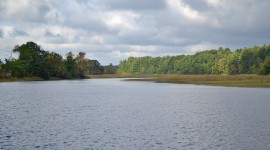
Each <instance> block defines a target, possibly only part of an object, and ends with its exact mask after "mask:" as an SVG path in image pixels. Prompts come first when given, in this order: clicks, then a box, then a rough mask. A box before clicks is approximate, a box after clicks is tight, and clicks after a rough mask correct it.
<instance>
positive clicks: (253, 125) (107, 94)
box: [0, 79, 270, 150]
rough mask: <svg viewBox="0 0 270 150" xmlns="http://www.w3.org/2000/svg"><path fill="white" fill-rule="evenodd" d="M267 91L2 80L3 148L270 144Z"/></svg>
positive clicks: (0, 116) (99, 81)
mask: <svg viewBox="0 0 270 150" xmlns="http://www.w3.org/2000/svg"><path fill="white" fill-rule="evenodd" d="M269 97H270V90H269V89H256V88H228V87H210V86H196V85H177V84H164V83H163V84H159V83H151V82H129V81H123V80H122V79H91V80H76V81H46V82H13V83H0V149H205V150H207V149H215V150H216V149H245V150H248V149H250V150H253V149H270V144H269V141H270V117H269V114H270V99H269Z"/></svg>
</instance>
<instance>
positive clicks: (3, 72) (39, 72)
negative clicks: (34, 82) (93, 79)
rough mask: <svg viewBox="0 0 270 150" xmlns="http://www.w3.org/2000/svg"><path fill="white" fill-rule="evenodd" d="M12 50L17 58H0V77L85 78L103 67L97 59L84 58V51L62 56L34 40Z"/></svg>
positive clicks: (99, 72)
mask: <svg viewBox="0 0 270 150" xmlns="http://www.w3.org/2000/svg"><path fill="white" fill-rule="evenodd" d="M12 52H15V53H18V54H19V57H18V59H14V58H10V59H5V63H3V62H2V61H1V60H0V77H1V78H5V77H19V78H22V77H40V78H43V79H51V78H59V79H73V78H85V75H86V74H101V73H103V72H104V68H103V67H102V66H101V65H100V63H99V62H98V61H97V60H90V59H87V58H85V52H79V54H78V55H76V56H75V55H74V54H73V53H72V52H69V53H67V54H66V58H63V57H62V56H61V55H60V54H58V53H55V52H49V51H45V50H43V49H42V48H41V46H39V45H37V44H36V43H34V42H27V43H26V44H22V45H20V46H19V45H17V46H15V48H14V49H13V50H12Z"/></svg>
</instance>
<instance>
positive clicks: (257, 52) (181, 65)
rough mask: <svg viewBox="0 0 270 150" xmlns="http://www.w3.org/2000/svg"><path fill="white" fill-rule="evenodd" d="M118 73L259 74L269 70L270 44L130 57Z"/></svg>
mask: <svg viewBox="0 0 270 150" xmlns="http://www.w3.org/2000/svg"><path fill="white" fill-rule="evenodd" d="M118 73H120V74H184V75H187V74H192V75H196V74H228V75H235V74H260V75H268V74H269V73H270V45H264V46H254V47H250V48H241V49H236V50H235V51H234V52H232V51H231V50H230V49H229V48H222V47H220V48H219V49H213V50H205V51H201V52H197V53H196V54H194V55H178V56H164V57H150V56H146V57H129V58H128V59H125V60H122V61H120V64H119V68H118Z"/></svg>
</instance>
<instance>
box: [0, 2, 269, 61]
mask: <svg viewBox="0 0 270 150" xmlns="http://www.w3.org/2000/svg"><path fill="white" fill-rule="evenodd" d="M269 7H270V1H269V0H259V1H256V0H225V1H222V0H202V1H197V0H147V1H145V0H136V1H135V0H131V1H126V0H59V1H55V0H39V1H30V0H1V1H0V26H1V27H0V59H3V56H6V52H4V51H6V50H11V49H12V48H13V47H14V46H15V45H17V44H19V45H20V44H23V43H25V42H27V41H34V42H36V43H38V44H40V45H42V47H43V48H44V49H46V50H53V51H56V52H59V53H60V54H62V55H64V54H66V53H67V52H68V51H74V52H75V53H76V52H78V51H85V52H86V53H87V54H88V55H87V57H93V59H100V61H101V63H102V64H108V63H109V62H113V63H114V64H117V63H118V62H119V60H120V59H123V58H126V57H129V56H145V55H151V56H162V55H166V54H187V53H194V52H196V51H198V50H204V49H212V48H218V47H220V46H223V47H230V48H232V49H234V48H240V47H245V46H253V45H260V44H269V40H270V20H269V19H267V18H268V14H270V9H268V8H269ZM90 59H91V58H90Z"/></svg>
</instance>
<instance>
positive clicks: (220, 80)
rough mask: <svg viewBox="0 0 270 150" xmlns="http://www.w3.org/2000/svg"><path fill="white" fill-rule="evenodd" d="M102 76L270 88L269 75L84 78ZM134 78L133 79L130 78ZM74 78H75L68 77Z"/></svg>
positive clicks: (120, 75) (28, 78)
mask: <svg viewBox="0 0 270 150" xmlns="http://www.w3.org/2000/svg"><path fill="white" fill-rule="evenodd" d="M103 78H130V79H127V80H129V81H151V82H157V83H175V84H195V85H210V86H225V87H258V88H259V87H260V88H270V75H268V76H260V75H254V74H250V75H245V74H243V75H176V74H134V75H130V74H102V75H87V76H86V79H103ZM132 78H135V79H132ZM53 80H64V79H58V78H51V79H49V80H44V79H42V78H39V77H24V78H2V79H0V83H1V82H20V81H53ZM69 80H76V79H69Z"/></svg>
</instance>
